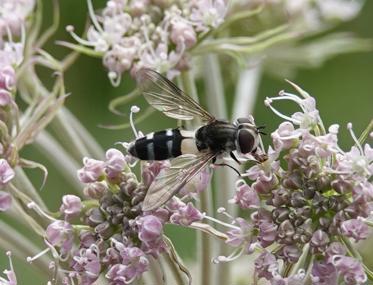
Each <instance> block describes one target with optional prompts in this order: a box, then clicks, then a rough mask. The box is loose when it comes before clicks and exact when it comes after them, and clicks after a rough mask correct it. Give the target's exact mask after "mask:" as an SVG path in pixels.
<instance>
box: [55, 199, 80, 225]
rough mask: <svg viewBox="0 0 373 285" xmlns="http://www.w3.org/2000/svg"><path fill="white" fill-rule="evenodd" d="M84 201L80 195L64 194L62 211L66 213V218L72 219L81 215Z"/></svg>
mask: <svg viewBox="0 0 373 285" xmlns="http://www.w3.org/2000/svg"><path fill="white" fill-rule="evenodd" d="M82 207H83V205H82V201H81V200H80V198H79V197H78V196H75V195H64V196H63V197H62V205H61V207H60V212H61V213H63V214H64V215H65V219H66V220H70V219H72V218H75V217H77V216H79V214H80V211H81V210H82Z"/></svg>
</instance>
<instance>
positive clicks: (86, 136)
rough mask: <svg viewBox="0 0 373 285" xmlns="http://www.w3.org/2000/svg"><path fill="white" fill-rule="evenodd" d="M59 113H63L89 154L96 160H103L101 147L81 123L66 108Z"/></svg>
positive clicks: (103, 155)
mask: <svg viewBox="0 0 373 285" xmlns="http://www.w3.org/2000/svg"><path fill="white" fill-rule="evenodd" d="M60 112H62V113H63V115H64V117H65V118H66V120H67V121H68V123H69V124H70V125H71V127H72V128H73V129H74V130H75V133H76V134H77V135H78V136H79V137H80V139H81V140H82V141H83V143H84V145H85V146H86V147H87V149H88V151H89V154H90V155H91V156H93V157H94V158H96V159H103V158H104V157H105V152H104V150H103V149H102V147H101V146H100V145H99V144H98V143H97V141H96V140H95V138H94V137H93V136H92V135H91V134H90V133H89V131H88V130H87V129H86V128H85V127H84V126H83V125H82V123H81V122H80V121H79V120H78V119H77V118H76V117H75V116H74V114H73V113H71V112H70V111H69V110H68V109H67V108H65V107H62V108H61V110H60Z"/></svg>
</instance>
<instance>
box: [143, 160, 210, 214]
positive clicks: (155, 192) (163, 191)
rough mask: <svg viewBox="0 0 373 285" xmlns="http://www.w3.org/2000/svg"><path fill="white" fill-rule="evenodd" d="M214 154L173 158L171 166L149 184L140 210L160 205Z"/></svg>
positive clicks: (205, 164) (153, 208)
mask: <svg viewBox="0 0 373 285" xmlns="http://www.w3.org/2000/svg"><path fill="white" fill-rule="evenodd" d="M214 156H215V154H213V153H205V154H200V155H193V154H185V155H181V156H179V157H177V158H175V159H173V160H172V161H171V167H170V168H169V169H167V170H166V171H165V172H164V173H163V174H162V173H161V174H160V175H158V176H157V178H156V179H155V180H154V182H153V183H152V184H151V185H150V187H149V189H148V192H147V193H146V196H145V199H144V202H143V204H142V210H143V211H151V210H155V209H157V208H159V207H161V206H162V205H163V204H165V203H166V202H167V201H168V200H170V199H171V197H172V196H173V195H175V194H176V193H177V192H179V190H180V189H181V188H183V187H184V185H185V184H186V183H188V181H190V180H191V179H192V178H193V177H194V176H195V175H196V174H197V173H198V172H200V171H201V170H202V169H203V168H204V167H206V166H207V165H208V164H209V163H210V160H211V159H212V158H213V157H214Z"/></svg>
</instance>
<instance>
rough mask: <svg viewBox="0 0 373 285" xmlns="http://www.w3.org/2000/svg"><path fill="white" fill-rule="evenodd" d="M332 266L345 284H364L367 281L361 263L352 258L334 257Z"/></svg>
mask: <svg viewBox="0 0 373 285" xmlns="http://www.w3.org/2000/svg"><path fill="white" fill-rule="evenodd" d="M332 264H333V265H334V266H335V268H336V269H337V272H338V273H339V274H340V275H341V276H343V279H344V281H345V282H346V284H365V282H366V281H367V279H368V278H367V275H366V274H365V272H364V269H363V266H362V265H361V263H360V262H359V261H358V260H356V259H355V258H353V257H349V256H343V255H335V256H334V257H333V259H332Z"/></svg>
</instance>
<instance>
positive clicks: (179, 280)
mask: <svg viewBox="0 0 373 285" xmlns="http://www.w3.org/2000/svg"><path fill="white" fill-rule="evenodd" d="M163 257H164V259H165V261H166V263H167V265H168V267H169V268H170V270H171V272H172V275H173V276H174V278H175V280H176V284H177V285H183V284H184V281H183V277H182V275H181V274H180V270H179V268H178V267H177V266H176V264H175V262H174V261H173V260H172V259H171V258H170V256H169V255H168V254H164V255H163Z"/></svg>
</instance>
